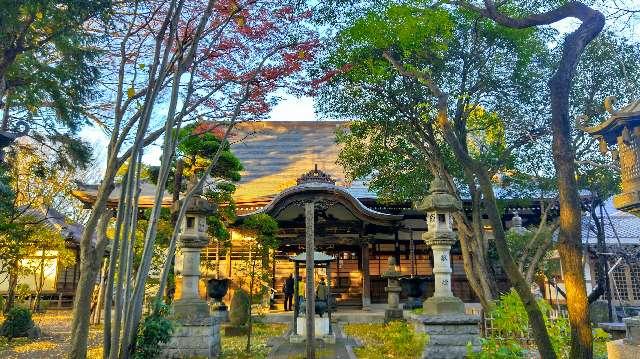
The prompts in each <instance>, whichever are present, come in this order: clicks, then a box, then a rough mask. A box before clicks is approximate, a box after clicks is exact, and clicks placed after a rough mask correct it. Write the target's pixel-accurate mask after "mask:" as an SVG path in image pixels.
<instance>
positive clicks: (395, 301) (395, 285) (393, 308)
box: [381, 256, 402, 323]
mask: <svg viewBox="0 0 640 359" xmlns="http://www.w3.org/2000/svg"><path fill="white" fill-rule="evenodd" d="M401 276H402V273H400V272H398V270H397V269H396V258H395V257H393V256H391V257H389V267H388V268H387V270H386V271H385V272H384V273H382V276H381V277H382V278H387V286H386V287H385V288H384V291H385V292H387V309H386V310H385V311H384V321H385V323H386V322H389V321H392V320H399V319H402V309H401V308H400V292H401V291H402V287H400V282H399V281H398V279H399V278H400V277H401Z"/></svg>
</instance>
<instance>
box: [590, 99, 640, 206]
mask: <svg viewBox="0 0 640 359" xmlns="http://www.w3.org/2000/svg"><path fill="white" fill-rule="evenodd" d="M613 100H614V98H613V97H608V98H607V100H605V108H606V109H607V111H609V113H610V114H611V116H610V117H609V119H607V120H606V121H605V122H603V123H601V124H600V125H597V126H594V127H589V128H584V130H585V131H586V132H588V133H589V134H590V135H591V136H593V137H594V138H596V139H597V140H598V141H599V143H600V152H602V153H603V154H606V153H607V152H609V151H610V152H611V157H612V158H613V160H614V161H616V162H618V163H619V164H620V175H621V177H622V193H621V194H619V195H617V196H614V197H613V206H614V207H616V208H617V209H619V210H621V211H625V212H629V213H631V214H634V215H636V216H640V100H637V101H634V102H632V103H630V104H629V105H627V106H625V107H623V108H622V109H620V110H619V111H614V110H613V108H612V103H613Z"/></svg>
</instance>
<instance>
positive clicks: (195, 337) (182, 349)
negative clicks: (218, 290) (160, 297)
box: [161, 195, 221, 358]
mask: <svg viewBox="0 0 640 359" xmlns="http://www.w3.org/2000/svg"><path fill="white" fill-rule="evenodd" d="M180 205H185V206H187V211H186V215H185V217H184V220H183V221H182V224H181V227H180V237H178V239H179V242H178V244H179V247H180V250H181V252H182V258H181V260H178V259H176V275H177V276H178V277H179V278H181V281H180V282H178V284H179V286H180V288H179V289H180V290H179V291H178V292H179V293H180V296H179V298H177V299H176V301H175V302H174V303H173V314H172V318H171V319H172V320H173V322H174V326H175V329H174V332H173V335H172V337H171V340H170V341H169V343H167V344H165V345H164V346H163V351H162V354H161V357H162V358H192V357H198V358H217V357H218V354H219V353H220V322H221V319H220V318H218V317H212V316H211V315H210V314H209V305H208V304H207V302H206V301H205V300H204V299H203V298H202V297H201V296H200V290H199V288H200V252H201V251H202V248H204V247H206V246H207V244H208V243H209V238H208V235H207V215H209V214H210V213H212V212H213V210H214V208H213V207H212V206H211V205H210V204H209V203H208V202H207V200H206V199H204V198H202V197H200V196H199V195H196V196H194V197H193V198H191V200H190V201H189V202H187V203H183V202H182V201H181V202H180ZM176 206H178V203H176ZM177 208H179V207H177Z"/></svg>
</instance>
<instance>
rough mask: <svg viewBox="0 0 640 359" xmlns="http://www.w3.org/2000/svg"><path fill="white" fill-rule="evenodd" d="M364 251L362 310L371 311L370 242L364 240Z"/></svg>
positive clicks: (362, 247)
mask: <svg viewBox="0 0 640 359" xmlns="http://www.w3.org/2000/svg"><path fill="white" fill-rule="evenodd" d="M360 246H361V247H360V248H361V249H362V257H361V258H362V310H364V311H369V310H371V278H370V275H369V242H368V241H366V240H364V242H363V243H362V244H361V245H360Z"/></svg>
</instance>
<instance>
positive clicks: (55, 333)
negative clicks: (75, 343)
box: [0, 310, 102, 359]
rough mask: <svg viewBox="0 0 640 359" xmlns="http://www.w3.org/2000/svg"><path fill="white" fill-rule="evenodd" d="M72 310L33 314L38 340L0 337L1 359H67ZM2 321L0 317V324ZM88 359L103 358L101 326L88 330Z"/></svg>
mask: <svg viewBox="0 0 640 359" xmlns="http://www.w3.org/2000/svg"><path fill="white" fill-rule="evenodd" d="M71 316H72V314H71V310H51V311H49V312H46V313H35V314H33V321H34V322H35V323H36V325H37V326H39V327H40V329H41V330H42V337H41V338H39V339H28V338H15V339H12V340H8V339H7V338H4V337H0V357H1V358H16V359H34V358H66V357H67V355H68V353H69V348H70V345H71ZM3 321H4V317H2V316H0V323H1V322H3ZM88 340H89V352H88V353H87V358H90V359H94V358H96V359H97V358H102V326H100V325H93V326H91V328H90V330H89V338H88Z"/></svg>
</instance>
